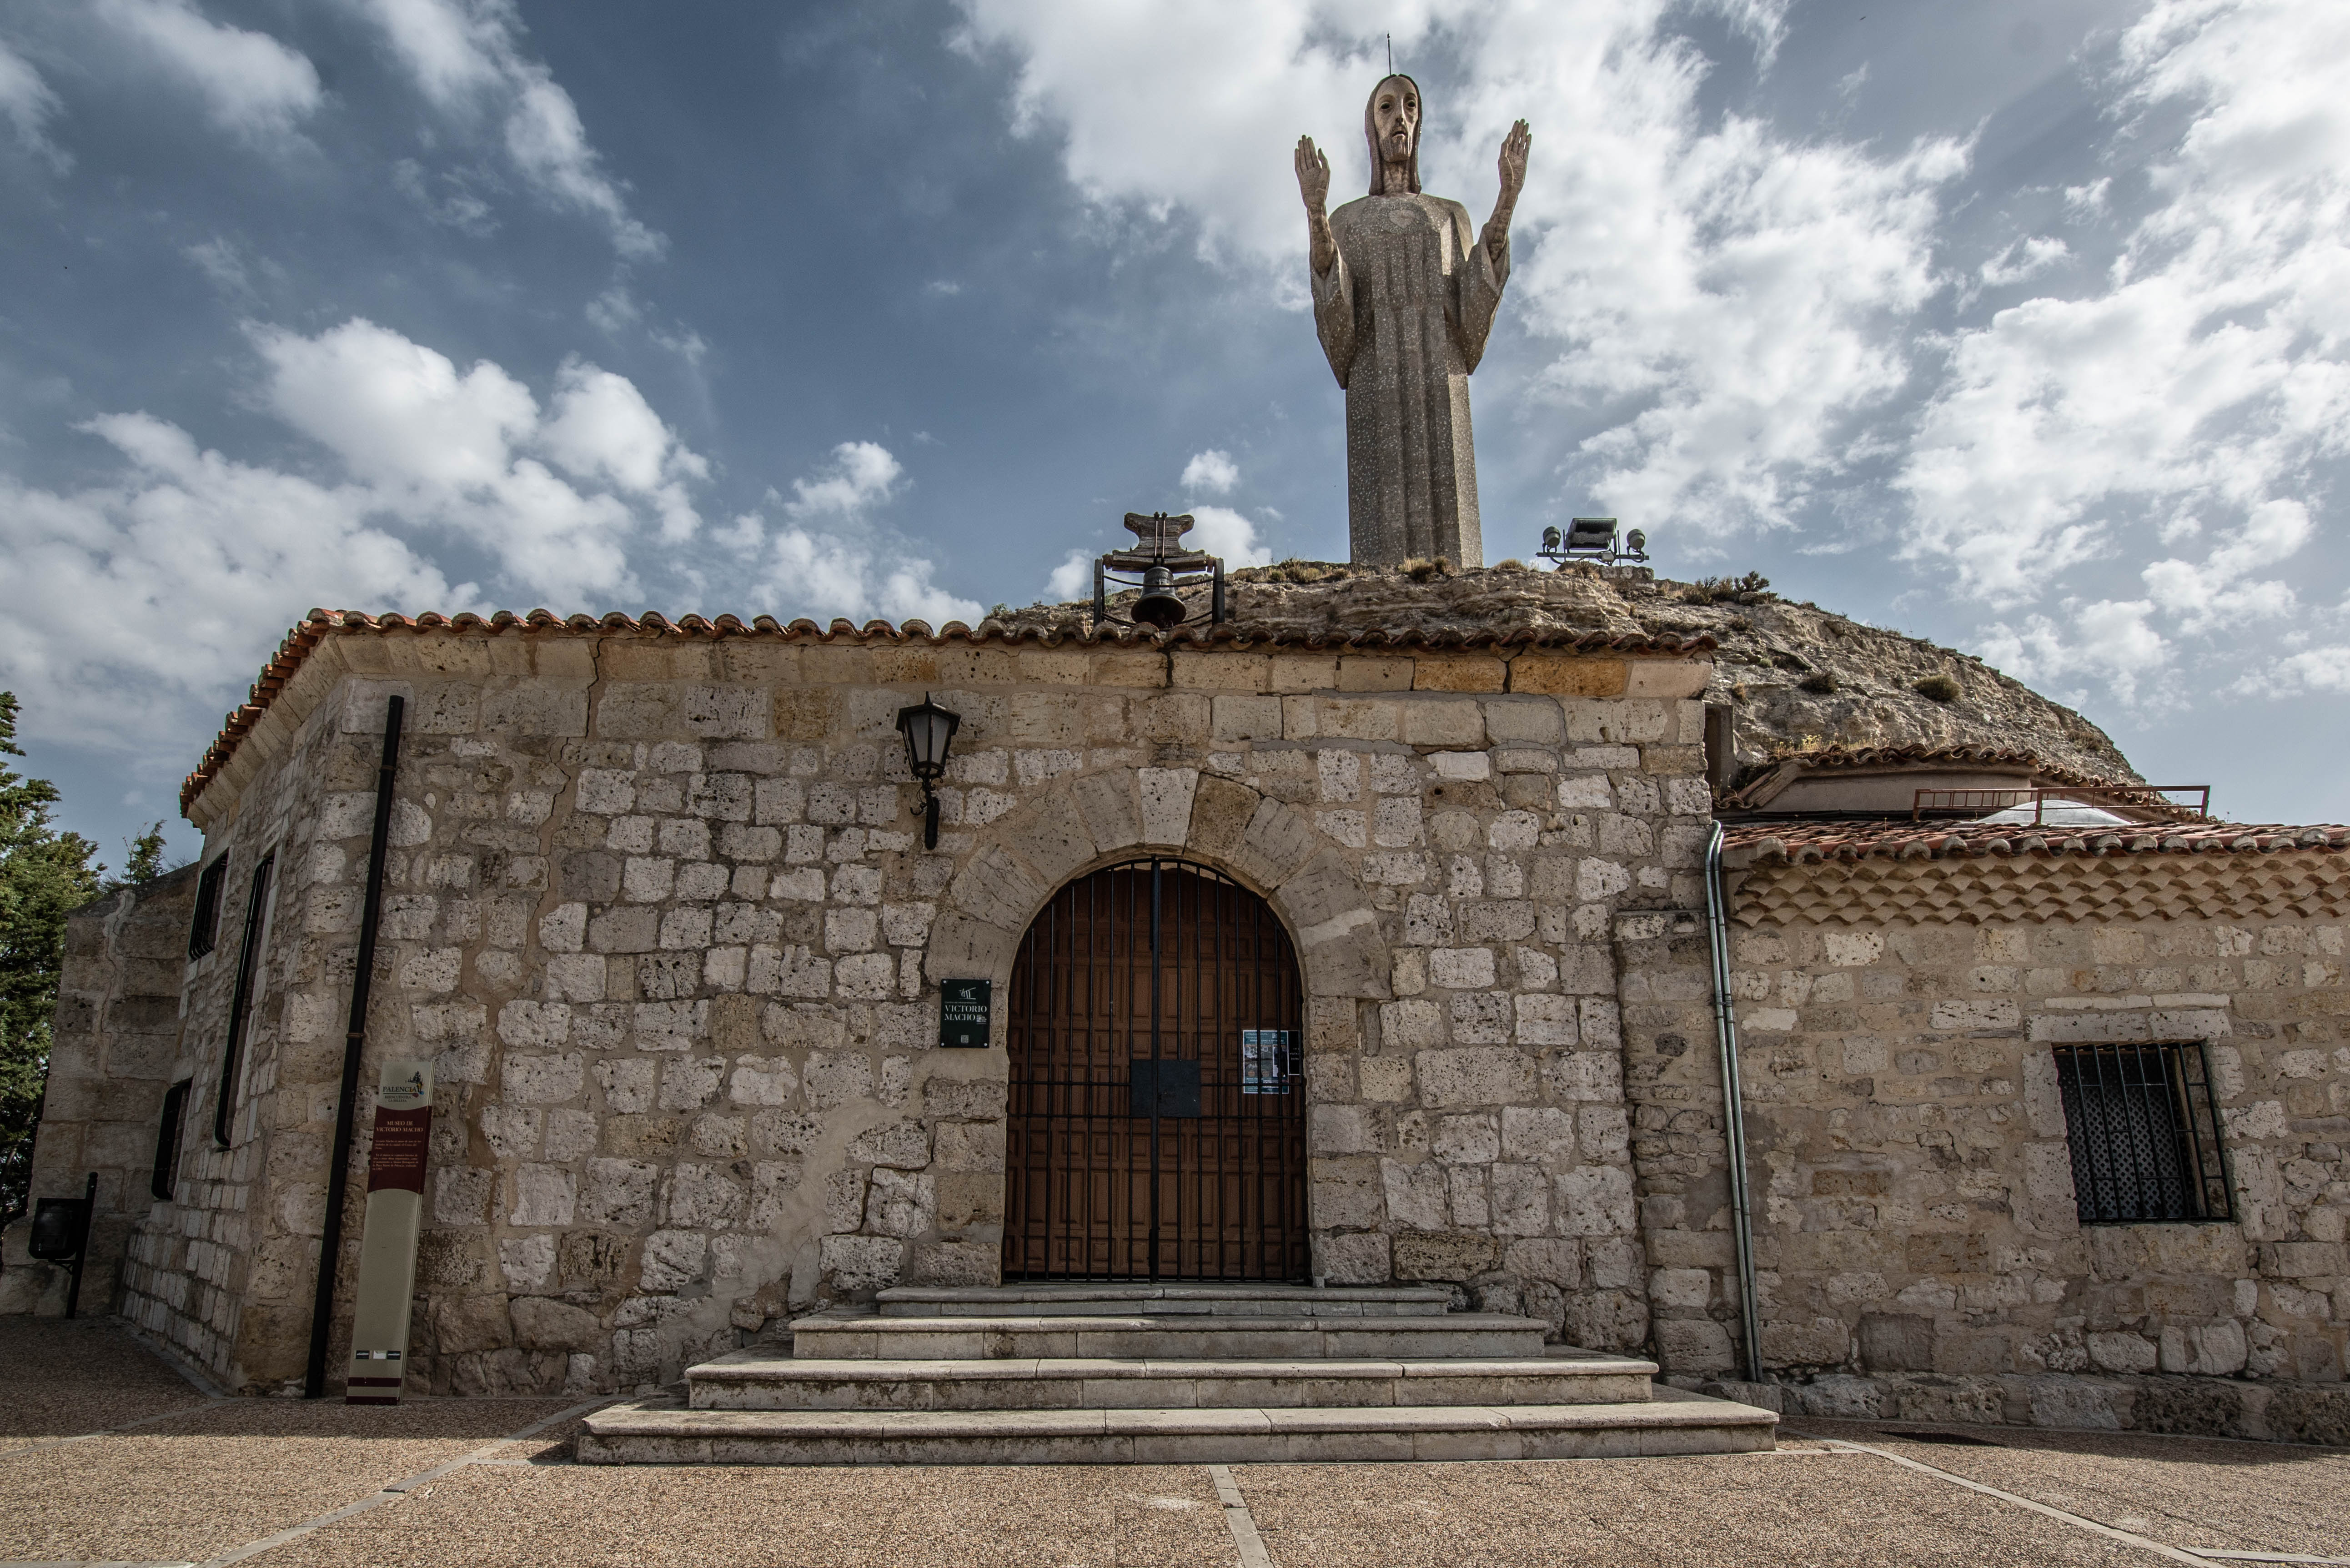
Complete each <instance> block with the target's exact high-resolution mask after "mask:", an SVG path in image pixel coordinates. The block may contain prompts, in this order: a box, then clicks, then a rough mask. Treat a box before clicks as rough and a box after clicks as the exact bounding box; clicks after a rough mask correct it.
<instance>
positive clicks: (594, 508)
mask: <svg viewBox="0 0 2350 1568" xmlns="http://www.w3.org/2000/svg"><path fill="white" fill-rule="evenodd" d="M252 336H253V339H254V344H255V348H258V349H259V350H260V352H261V355H262V358H264V359H265V360H266V361H267V362H268V365H269V367H270V370H271V375H270V379H269V381H268V385H267V388H266V390H265V396H266V400H267V401H268V404H269V406H270V407H271V409H272V410H274V411H275V412H276V414H277V415H278V417H280V418H281V419H283V420H285V421H286V423H288V424H290V425H292V426H293V427H294V428H295V429H296V430H298V431H302V432H303V433H304V434H306V435H308V436H310V437H312V438H313V439H314V440H316V441H319V442H320V443H321V444H323V445H325V446H326V447H328V448H329V449H330V450H332V451H333V452H335V453H336V454H337V455H338V457H340V458H341V459H342V461H343V462H344V463H345V464H346V465H347V466H348V468H349V470H350V472H352V473H353V474H354V475H355V476H356V477H358V478H359V480H361V481H362V482H364V483H368V484H369V485H371V486H372V487H374V488H375V490H376V491H377V492H378V493H379V494H380V497H381V498H382V502H383V504H385V505H386V506H388V507H390V508H392V509H394V510H397V511H399V512H400V513H401V514H404V515H407V516H411V517H413V518H416V519H418V520H420V521H429V522H432V523H435V524H440V525H442V526H444V527H447V528H450V529H452V530H454V531H455V532H456V533H457V534H459V535H462V536H463V537H465V538H468V539H470V540H471V541H473V543H475V544H477V545H481V546H483V547H484V548H486V549H489V550H492V551H494V553H495V554H496V556H497V557H498V559H499V561H500V562H501V564H502V565H503V566H504V568H505V570H506V573H507V574H508V576H510V577H511V578H512V579H513V580H514V582H515V584H517V585H525V586H527V588H528V590H529V591H530V592H533V593H536V594H539V595H543V596H546V597H550V598H552V599H554V600H556V601H559V602H562V603H565V604H567V605H579V604H583V603H585V602H587V600H589V599H591V598H598V599H602V598H606V597H608V596H610V595H614V594H619V593H624V592H625V593H633V592H635V591H636V579H635V576H634V575H633V574H632V573H631V571H630V570H629V563H628V556H627V543H628V539H629V536H630V535H631V534H632V533H633V532H634V531H635V528H636V523H637V517H636V513H635V511H634V509H633V508H632V507H631V506H630V505H629V502H628V500H627V499H626V498H627V497H635V498H637V499H639V500H642V501H645V502H648V503H650V504H651V505H652V507H653V509H654V511H655V513H656V514H658V515H659V517H660V534H661V537H662V538H663V539H664V540H666V541H670V542H675V541H678V540H681V539H683V538H686V537H688V536H690V535H691V534H692V533H693V531H694V529H695V528H696V527H697V526H699V523H700V519H699V517H698V516H697V515H696V514H695V513H694V510H693V507H692V504H691V501H690V500H689V499H688V496H687V493H686V488H685V487H686V485H687V484H688V483H689V482H691V481H696V480H700V479H702V478H703V477H704V476H706V474H707V472H708V465H707V464H706V463H705V462H703V460H702V458H701V457H700V456H698V455H697V454H695V453H694V452H691V451H689V450H688V449H687V448H686V447H685V446H684V445H683V443H681V441H678V439H677V437H676V435H675V433H674V432H673V431H671V430H670V429H669V427H668V426H666V425H665V424H663V423H662V422H661V421H660V418H659V417H658V416H656V415H655V414H654V413H653V411H652V410H651V408H650V406H649V405H647V404H646V402H645V400H644V399H643V397H642V395H641V394H639V392H638V391H637V389H636V388H635V386H634V385H633V384H631V383H630V382H629V381H628V380H627V379H624V378H622V377H619V376H615V375H612V374H610V373H609V372H607V371H603V370H599V369H597V368H596V367H595V366H593V365H588V364H585V363H582V362H580V361H577V360H570V361H567V362H566V363H565V364H564V366H563V367H562V369H560V370H559V371H558V372H557V373H556V395H555V409H554V414H553V416H552V418H547V419H543V418H542V417H541V414H540V411H539V406H538V401H537V400H536V398H534V397H533V396H532V395H531V392H530V389H528V388H527V387H525V386H524V385H523V384H522V382H520V381H518V380H516V379H515V378H514V377H512V376H510V375H508V374H507V373H506V371H505V370H504V369H503V368H501V367H499V366H497V365H495V364H493V363H491V362H490V361H489V360H486V359H484V360H482V361H480V362H478V363H476V364H475V365H474V366H473V368H472V369H469V370H466V371H464V372H463V373H462V374H461V373H460V372H459V371H458V369H457V367H456V366H455V365H454V364H453V363H452V362H451V360H450V359H449V358H448V357H447V356H445V355H443V354H442V353H440V352H439V351H437V350H435V349H432V348H426V347H424V346H423V345H422V344H420V343H414V342H411V341H410V340H409V339H408V338H406V337H402V336H400V334H399V333H397V332H394V331H392V330H390V328H388V327H379V326H377V325H376V324H375V323H373V322H371V321H367V320H362V319H358V318H354V319H352V320H350V321H348V322H345V323H344V324H343V325H342V326H340V327H335V328H333V329H331V330H329V331H327V332H323V333H321V334H319V335H318V336H317V337H300V336H298V335H296V334H294V333H290V332H286V331H284V330H281V329H277V328H271V327H257V328H255V329H254V331H253V334H252ZM537 454H543V455H544V456H545V457H546V458H547V459H549V460H551V461H553V462H555V463H556V464H557V465H558V466H560V467H562V468H563V469H564V470H565V472H568V473H569V474H571V475H572V476H573V478H574V479H577V480H579V481H582V482H583V483H592V482H598V481H600V482H602V483H606V484H608V485H609V486H610V487H611V488H612V489H613V490H616V491H618V492H619V494H613V493H599V492H597V491H593V490H582V489H580V488H577V487H575V486H574V485H572V484H570V483H566V482H565V481H564V480H562V479H559V478H557V477H556V475H555V474H554V473H553V472H550V471H549V470H548V468H547V467H546V463H545V462H540V461H539V460H538V455H537Z"/></svg>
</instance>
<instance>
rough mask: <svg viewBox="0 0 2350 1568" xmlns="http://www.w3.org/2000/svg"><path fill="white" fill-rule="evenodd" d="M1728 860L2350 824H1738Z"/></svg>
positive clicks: (2091, 848)
mask: <svg viewBox="0 0 2350 1568" xmlns="http://www.w3.org/2000/svg"><path fill="white" fill-rule="evenodd" d="M1721 842H1722V850H1723V853H1724V854H1725V855H1735V856H1737V857H1739V860H1740V863H1742V864H1752V863H1753V862H1756V861H1768V862H1773V863H1777V864H1782V865H1803V864H1805V863H1807V862H1814V861H1821V860H1866V859H1871V858H1890V859H1901V860H1929V859H1934V860H1939V859H1945V858H1950V857H1988V856H2017V855H2050V856H2055V855H2210V854H2218V853H2222V852H2227V853H2236V854H2272V853H2274V852H2275V851H2277V850H2280V849H2326V850H2342V849H2350V827H2345V826H2338V825H2332V824H2323V825H2318V826H2283V825H2263V826H2247V825H2243V824H2239V823H2229V822H2199V823H2145V824H2129V825H2126V826H2112V827H2047V826H2043V827H2034V826H2032V825H2031V824H2029V823H2003V822H2002V823H1982V822H1962V823H1955V824H1953V823H1934V822H1804V821H1802V820H1800V819H1795V820H1783V821H1775V822H1774V821H1762V822H1741V823H1734V824H1728V825H1725V826H1724V827H1723V829H1722V836H1721Z"/></svg>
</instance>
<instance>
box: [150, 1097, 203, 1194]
mask: <svg viewBox="0 0 2350 1568" xmlns="http://www.w3.org/2000/svg"><path fill="white" fill-rule="evenodd" d="M194 1086H195V1085H194V1084H193V1082H192V1080H190V1079H187V1078H182V1079H181V1080H180V1081H179V1082H178V1083H176V1084H174V1085H172V1086H171V1087H170V1088H168V1089H166V1090H164V1091H163V1120H162V1124H161V1126H160V1127H157V1128H156V1129H155V1174H154V1175H153V1176H152V1177H151V1178H150V1179H149V1180H148V1183H147V1190H148V1191H150V1192H151V1193H153V1194H154V1195H155V1196H156V1197H158V1198H161V1199H164V1200H166V1201H167V1202H168V1201H169V1200H170V1199H171V1197H172V1193H173V1191H175V1190H176V1189H178V1187H179V1181H180V1129H181V1124H182V1123H183V1122H185V1121H186V1120H187V1114H188V1091H189V1090H190V1089H191V1088H192V1087H194Z"/></svg>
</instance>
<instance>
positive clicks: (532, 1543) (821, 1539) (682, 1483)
mask: <svg viewBox="0 0 2350 1568" xmlns="http://www.w3.org/2000/svg"><path fill="white" fill-rule="evenodd" d="M583 1520H585V1521H593V1529H592V1532H591V1533H590V1534H589V1535H588V1536H587V1538H586V1539H582V1536H581V1533H580V1530H579V1526H580V1522H581V1521H583ZM1233 1561H1234V1557H1233V1552H1232V1536H1231V1534H1230V1533H1229V1532H1226V1530H1225V1528H1224V1520H1223V1512H1222V1510H1221V1509H1219V1508H1218V1507H1217V1505H1216V1490H1215V1488H1214V1486H1213V1485H1211V1483H1210V1481H1209V1480H1208V1472H1207V1471H1206V1469H1203V1468H1201V1467H1200V1466H1197V1465H1185V1466H1169V1467H1165V1468H1158V1467H1144V1466H1122V1465H1121V1466H1107V1465H1072V1466H1066V1467H1057V1468H1048V1467H1045V1466H1017V1467H1011V1468H1005V1469H777V1468H768V1467H764V1466H759V1467H744V1468H742V1469H718V1468H703V1467H700V1466H692V1467H684V1466H681V1467H678V1468H675V1469H666V1468H661V1469H655V1468H629V1469H619V1468H614V1467H610V1466H604V1465H576V1466H562V1467H559V1468H557V1467H546V1466H534V1465H477V1466H469V1467H467V1468H466V1469H462V1470H458V1471H456V1472H454V1473H452V1475H451V1476H450V1477H449V1478H448V1479H447V1480H441V1481H436V1482H434V1483H433V1484H432V1488H431V1489H430V1495H424V1496H413V1497H411V1499H410V1500H409V1501H406V1502H402V1503H400V1504H398V1505H396V1506H394V1507H390V1508H379V1509H373V1510H370V1511H368V1512H366V1513H363V1514H359V1515H357V1516H355V1517H353V1518H352V1519H350V1520H348V1521H344V1522H343V1523H340V1524H336V1525H330V1526H328V1528H326V1529H324V1530H320V1531H317V1532H314V1533H312V1534H310V1535H307V1536H305V1537H303V1538H302V1539H301V1540H300V1541H296V1542H287V1543H286V1545H284V1546H281V1547H279V1548H277V1549H276V1550H275V1551H272V1552H265V1553H264V1554H263V1555H262V1556H261V1557H259V1558H257V1559H255V1568H297V1565H298V1568H314V1565H315V1568H326V1565H328V1564H334V1565H337V1568H341V1565H350V1568H376V1565H379V1564H380V1565H384V1568H391V1565H394V1564H397V1565H400V1568H407V1565H409V1564H418V1565H421V1564H434V1565H442V1564H445V1565H448V1568H525V1565H527V1568H538V1565H540V1564H549V1565H552V1564H563V1565H565V1568H704V1565H712V1568H714V1565H717V1564H728V1565H733V1564H745V1565H748V1564H759V1565H761V1568H771V1565H781V1564H789V1565H790V1568H998V1565H999V1564H1001V1565H1005V1568H1009V1565H1011V1564H1015V1563H1016V1564H1021V1565H1023V1568H1025V1565H1028V1564H1038V1565H1043V1564H1051V1565H1054V1568H1063V1565H1076V1564H1085V1565H1087V1568H1111V1565H1113V1564H1115V1565H1117V1568H1143V1565H1146V1564H1147V1565H1149V1568H1162V1565H1163V1568H1193V1565H1197V1564H1226V1563H1232V1562H1233ZM1276 1561H1278V1559H1276ZM1284 1568H1286V1565H1284Z"/></svg>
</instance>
